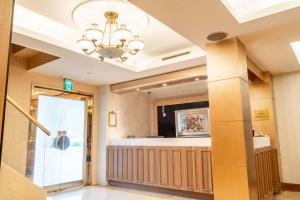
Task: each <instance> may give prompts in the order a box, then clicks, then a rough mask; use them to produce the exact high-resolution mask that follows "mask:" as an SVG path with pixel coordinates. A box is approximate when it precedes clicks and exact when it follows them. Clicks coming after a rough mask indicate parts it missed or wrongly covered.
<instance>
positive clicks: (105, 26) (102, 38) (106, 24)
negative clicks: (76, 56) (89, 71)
mask: <svg viewBox="0 0 300 200" xmlns="http://www.w3.org/2000/svg"><path fill="white" fill-rule="evenodd" d="M107 24H108V22H106V23H105V26H104V30H103V35H102V39H101V43H100V45H99V46H102V44H103V41H104V35H105V32H106V28H107Z"/></svg>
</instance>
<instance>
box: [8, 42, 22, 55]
mask: <svg viewBox="0 0 300 200" xmlns="http://www.w3.org/2000/svg"><path fill="white" fill-rule="evenodd" d="M23 49H25V47H23V46H20V45H17V44H11V51H12V54H13V55H14V54H16V53H18V52H19V51H22V50H23Z"/></svg>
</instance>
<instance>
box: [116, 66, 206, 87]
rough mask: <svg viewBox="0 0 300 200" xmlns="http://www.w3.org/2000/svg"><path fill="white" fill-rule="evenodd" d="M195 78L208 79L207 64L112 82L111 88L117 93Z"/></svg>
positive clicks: (188, 80)
mask: <svg viewBox="0 0 300 200" xmlns="http://www.w3.org/2000/svg"><path fill="white" fill-rule="evenodd" d="M195 78H203V79H206V78H207V75H206V65H201V66H197V67H193V68H189V69H183V70H179V71H173V72H169V73H165V74H160V75H156V76H151V77H146V78H142V79H137V80H133V81H127V82H123V83H117V84H112V85H111V86H110V88H111V90H112V91H113V92H116V93H123V92H130V91H133V90H136V89H137V88H139V89H140V90H143V89H150V88H156V87H161V84H163V83H168V84H170V85H171V84H178V83H183V82H190V81H194V79H195Z"/></svg>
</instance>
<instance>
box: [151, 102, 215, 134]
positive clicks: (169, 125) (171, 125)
mask: <svg viewBox="0 0 300 200" xmlns="http://www.w3.org/2000/svg"><path fill="white" fill-rule="evenodd" d="M164 107H165V113H166V116H165V117H163V112H162V108H163V107H162V106H158V107H157V120H158V135H159V136H164V137H176V124H175V111H177V110H188V109H195V108H208V107H209V103H208V101H202V102H194V103H185V104H176V105H166V106H164Z"/></svg>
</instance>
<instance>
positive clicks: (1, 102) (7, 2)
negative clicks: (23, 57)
mask: <svg viewBox="0 0 300 200" xmlns="http://www.w3.org/2000/svg"><path fill="white" fill-rule="evenodd" d="M13 5H14V1H13V0H1V1H0V165H1V152H2V133H3V124H4V116H5V113H4V112H5V109H4V108H5V100H6V88H7V74H8V64H9V46H10V40H11V28H12V18H13V17H12V15H13V14H12V13H13Z"/></svg>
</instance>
